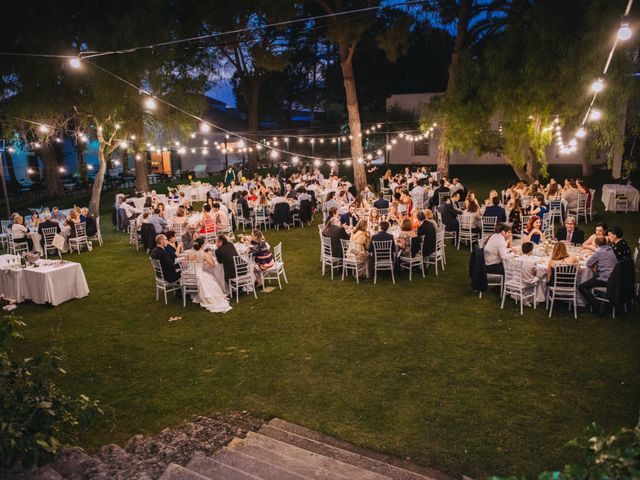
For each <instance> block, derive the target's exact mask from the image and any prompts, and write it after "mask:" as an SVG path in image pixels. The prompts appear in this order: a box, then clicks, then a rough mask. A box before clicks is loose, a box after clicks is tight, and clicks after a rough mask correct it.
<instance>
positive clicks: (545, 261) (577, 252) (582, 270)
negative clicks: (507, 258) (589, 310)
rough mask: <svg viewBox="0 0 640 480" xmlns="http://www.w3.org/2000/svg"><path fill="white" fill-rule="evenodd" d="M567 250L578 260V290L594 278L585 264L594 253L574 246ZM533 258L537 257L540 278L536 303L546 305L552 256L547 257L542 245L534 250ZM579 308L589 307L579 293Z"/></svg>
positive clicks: (591, 271)
mask: <svg viewBox="0 0 640 480" xmlns="http://www.w3.org/2000/svg"><path fill="white" fill-rule="evenodd" d="M567 250H568V251H569V254H570V255H573V256H574V257H577V258H578V262H579V263H578V278H577V281H576V288H577V287H578V285H580V284H581V283H583V282H586V281H587V280H589V279H591V278H593V275H594V273H593V270H591V269H590V268H587V267H586V265H585V263H586V261H587V259H588V258H589V257H590V256H591V254H592V252H590V251H585V250H582V249H581V248H580V247H577V246H574V245H568V246H567ZM533 256H534V257H536V274H537V276H538V278H539V280H538V283H537V286H536V302H537V303H545V302H546V299H547V267H548V266H549V260H551V256H550V255H546V254H545V252H544V247H543V246H542V245H536V246H535V247H534V249H533ZM577 299H578V306H580V307H584V306H586V305H587V302H586V300H585V299H584V297H583V296H582V295H581V294H580V292H577Z"/></svg>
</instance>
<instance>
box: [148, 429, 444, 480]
mask: <svg viewBox="0 0 640 480" xmlns="http://www.w3.org/2000/svg"><path fill="white" fill-rule="evenodd" d="M390 479H394V480H449V477H447V476H445V475H443V474H441V473H439V472H436V471H433V470H430V469H425V468H422V467H418V466H416V465H413V464H411V463H409V462H406V461H403V460H399V459H395V458H392V457H388V456H386V455H381V454H378V453H375V452H371V451H368V450H365V449H363V448H361V447H358V446H356V445H353V444H350V443H347V442H343V441H341V440H338V439H336V438H333V437H329V436H326V435H323V434H320V433H318V432H314V431H312V430H308V429H306V428H304V427H300V426H298V425H294V424H292V423H289V422H285V421H284V420H280V419H277V418H276V419H273V420H271V421H270V422H269V423H268V424H265V425H263V426H262V427H261V428H260V430H258V431H257V432H249V433H248V435H247V436H246V438H238V437H236V438H235V439H234V440H232V441H231V443H229V445H228V446H227V447H224V448H223V449H221V450H219V451H217V452H216V453H215V454H213V456H210V457H208V456H205V455H202V454H197V455H195V456H194V457H193V458H192V459H191V461H190V462H189V463H188V464H187V466H186V467H181V466H180V465H176V464H170V465H169V467H168V468H167V469H166V470H165V472H164V473H163V474H162V476H161V477H160V480H390Z"/></svg>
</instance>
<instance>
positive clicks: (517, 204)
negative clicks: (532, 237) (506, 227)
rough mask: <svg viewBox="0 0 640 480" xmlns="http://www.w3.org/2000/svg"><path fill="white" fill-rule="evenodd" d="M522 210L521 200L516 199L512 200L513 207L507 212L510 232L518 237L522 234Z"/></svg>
mask: <svg viewBox="0 0 640 480" xmlns="http://www.w3.org/2000/svg"><path fill="white" fill-rule="evenodd" d="M523 212H524V210H523V208H522V200H520V198H516V199H514V200H513V207H512V208H511V211H510V212H509V223H510V224H511V231H512V232H513V233H514V234H516V235H520V234H521V233H522V214H523Z"/></svg>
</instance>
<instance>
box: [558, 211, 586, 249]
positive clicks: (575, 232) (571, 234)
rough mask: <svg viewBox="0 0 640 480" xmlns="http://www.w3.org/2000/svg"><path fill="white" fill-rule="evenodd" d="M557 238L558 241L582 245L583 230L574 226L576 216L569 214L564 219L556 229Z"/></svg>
mask: <svg viewBox="0 0 640 480" xmlns="http://www.w3.org/2000/svg"><path fill="white" fill-rule="evenodd" d="M557 239H558V241H560V242H567V243H570V244H572V245H582V243H583V242H584V231H583V230H581V229H580V228H578V227H576V218H575V217H573V216H571V215H569V216H568V217H567V219H566V220H565V221H564V226H563V227H560V228H559V229H558V233H557Z"/></svg>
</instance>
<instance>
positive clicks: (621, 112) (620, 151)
mask: <svg viewBox="0 0 640 480" xmlns="http://www.w3.org/2000/svg"><path fill="white" fill-rule="evenodd" d="M628 102H629V97H628V96H627V95H620V97H619V98H618V112H617V114H618V136H617V141H616V143H615V145H614V150H613V165H612V167H613V168H612V170H611V176H612V177H613V178H615V179H619V178H620V177H622V156H623V155H624V138H625V131H626V128H627V104H628Z"/></svg>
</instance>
